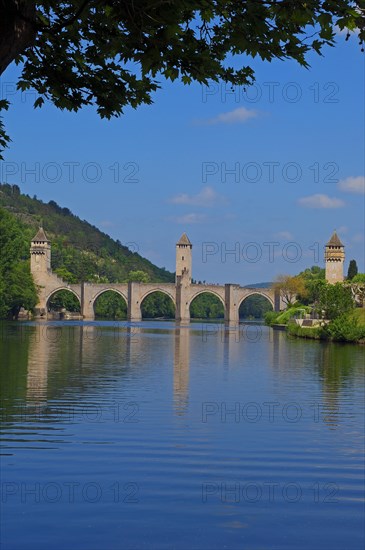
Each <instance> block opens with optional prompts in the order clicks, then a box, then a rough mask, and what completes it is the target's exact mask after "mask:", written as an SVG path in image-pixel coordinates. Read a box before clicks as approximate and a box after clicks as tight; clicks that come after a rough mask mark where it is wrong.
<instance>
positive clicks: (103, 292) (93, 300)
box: [91, 287, 128, 319]
mask: <svg viewBox="0 0 365 550" xmlns="http://www.w3.org/2000/svg"><path fill="white" fill-rule="evenodd" d="M106 292H113V293H114V294H116V295H117V296H119V297H120V298H122V300H123V302H124V304H125V306H126V312H125V315H126V316H127V312H128V296H126V295H125V294H124V293H123V292H122V291H120V290H119V289H118V288H108V287H106V288H102V289H101V290H100V291H99V292H97V293H96V294H95V295H94V296H93V297H92V299H91V307H92V311H93V313H94V317H95V315H96V312H95V305H96V302H97V300H98V298H100V296H102V295H103V294H105V293H106ZM108 319H109V317H108Z"/></svg>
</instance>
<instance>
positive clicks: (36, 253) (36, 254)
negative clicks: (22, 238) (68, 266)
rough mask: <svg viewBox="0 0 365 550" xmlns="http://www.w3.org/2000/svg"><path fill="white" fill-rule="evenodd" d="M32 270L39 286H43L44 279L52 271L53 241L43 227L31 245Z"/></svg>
mask: <svg viewBox="0 0 365 550" xmlns="http://www.w3.org/2000/svg"><path fill="white" fill-rule="evenodd" d="M30 270H31V272H32V274H33V277H34V279H35V282H36V283H37V284H41V283H42V282H43V281H42V278H43V277H44V276H45V275H46V276H47V275H48V273H50V271H51V241H50V240H49V239H48V237H47V235H46V234H45V232H44V230H43V227H40V228H39V230H38V233H37V234H36V236H35V237H34V238H33V239H32V241H31V243H30Z"/></svg>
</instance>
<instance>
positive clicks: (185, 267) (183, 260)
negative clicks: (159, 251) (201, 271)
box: [176, 233, 193, 284]
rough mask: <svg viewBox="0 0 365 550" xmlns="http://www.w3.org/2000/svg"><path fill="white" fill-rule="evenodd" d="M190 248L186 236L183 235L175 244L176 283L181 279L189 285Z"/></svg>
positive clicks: (191, 246)
mask: <svg viewBox="0 0 365 550" xmlns="http://www.w3.org/2000/svg"><path fill="white" fill-rule="evenodd" d="M192 248H193V245H192V244H191V242H190V241H189V238H188V236H187V235H186V233H183V234H182V235H181V237H180V240H179V241H178V242H177V243H176V282H178V277H181V280H184V281H185V283H187V284H191V274H192V273H191V268H192Z"/></svg>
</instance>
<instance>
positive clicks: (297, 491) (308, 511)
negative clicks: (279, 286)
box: [0, 321, 365, 550]
mask: <svg viewBox="0 0 365 550" xmlns="http://www.w3.org/2000/svg"><path fill="white" fill-rule="evenodd" d="M0 329H1V339H0V363H1V406H2V449H1V453H2V457H1V463H2V469H1V490H2V495H1V498H2V515H1V542H2V549H3V550H10V549H11V550H20V549H21V550H23V549H24V550H33V549H34V550H46V549H47V550H49V549H52V550H64V549H71V550H73V549H78V550H84V549H85V550H94V549H95V550H101V549H104V550H109V549H110V550H111V549H113V550H114V549H118V550H132V549H133V550H137V549H142V550H143V549H146V550H147V549H156V550H157V549H158V550H164V549H166V550H167V549H169V550H171V549H176V550H188V549H194V550H205V549H206V550H216V549H217V550H218V549H220V550H221V549H232V550H233V549H234V550H235V549H237V550H282V549H283V550H284V549H288V550H289V549H290V550H292V549H294V548H295V549H296V550H302V549H303V550H304V549H305V550H308V549H311V550H317V549H323V550H326V549H328V550H345V549H351V550H363V548H364V543H365V539H364V531H365V530H364V395H365V388H364V371H365V368H364V348H363V347H362V346H355V345H351V344H347V345H341V344H333V343H323V342H317V341H307V340H303V339H290V338H288V337H287V335H286V334H285V333H284V332H280V331H273V330H272V329H271V328H268V327H265V326H260V325H252V324H251V325H240V327H225V326H224V325H222V324H214V323H209V324H204V323H191V324H190V326H178V325H175V323H173V322H152V321H151V322H148V321H146V322H143V323H139V324H132V325H131V324H128V323H126V322H120V323H118V322H99V323H98V322H95V323H82V322H70V321H69V322H49V323H46V322H43V323H36V322H26V323H21V322H18V323H2V325H1V326H0Z"/></svg>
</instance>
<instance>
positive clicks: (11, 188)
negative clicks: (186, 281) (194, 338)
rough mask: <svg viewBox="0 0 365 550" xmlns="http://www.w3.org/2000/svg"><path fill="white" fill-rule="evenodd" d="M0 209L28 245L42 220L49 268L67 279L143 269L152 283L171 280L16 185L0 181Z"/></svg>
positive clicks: (110, 278)
mask: <svg viewBox="0 0 365 550" xmlns="http://www.w3.org/2000/svg"><path fill="white" fill-rule="evenodd" d="M0 208H4V209H6V210H7V211H8V212H9V213H10V214H12V215H13V216H15V217H16V218H17V221H18V222H20V227H22V228H23V233H24V235H25V236H26V238H27V240H29V244H30V239H31V238H32V237H33V236H34V234H35V233H36V232H37V230H38V227H39V225H40V223H42V225H43V227H44V229H45V231H46V233H47V235H48V237H49V239H50V240H51V242H52V269H53V270H54V271H56V272H58V274H59V275H60V276H61V277H63V278H64V279H65V280H67V281H68V282H80V281H82V280H85V281H95V282H98V281H101V282H110V283H118V282H119V283H122V282H126V281H128V280H129V279H130V272H131V271H132V272H134V271H143V272H144V273H145V274H147V276H148V279H149V280H150V281H154V282H173V281H174V280H175V275H174V274H173V273H171V272H169V271H167V270H166V269H165V268H159V267H157V266H155V265H154V264H153V263H151V262H150V261H149V260H146V259H145V258H143V257H142V256H140V255H139V254H138V253H136V252H133V251H131V250H129V249H128V248H127V247H126V246H123V245H122V244H121V242H119V241H115V240H113V239H112V238H111V237H109V236H108V235H106V234H105V233H103V232H102V231H100V230H99V229H98V228H97V227H95V226H93V225H91V224H90V223H88V222H87V221H85V220H80V218H78V217H77V216H75V215H74V214H72V212H71V211H70V210H69V209H68V208H62V207H61V206H59V205H58V204H57V203H56V202H54V201H50V202H49V203H44V202H42V201H41V200H39V199H37V198H36V197H34V198H31V197H29V196H28V195H24V194H22V193H21V192H20V189H19V187H18V186H16V185H8V184H0Z"/></svg>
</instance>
